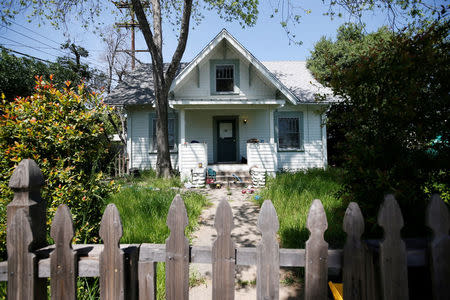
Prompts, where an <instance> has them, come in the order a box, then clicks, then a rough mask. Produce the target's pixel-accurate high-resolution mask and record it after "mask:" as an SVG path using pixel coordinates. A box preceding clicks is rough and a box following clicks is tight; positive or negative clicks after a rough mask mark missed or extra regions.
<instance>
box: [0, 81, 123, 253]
mask: <svg viewBox="0 0 450 300" xmlns="http://www.w3.org/2000/svg"><path fill="white" fill-rule="evenodd" d="M36 79H37V82H36V83H37V84H36V87H35V93H34V95H32V96H30V97H26V98H22V97H18V98H16V99H15V100H14V101H11V102H7V101H6V100H5V99H3V101H2V104H1V106H0V112H1V115H0V208H1V209H0V226H1V230H0V256H1V257H3V258H4V257H5V240H6V237H5V235H6V205H7V204H8V203H9V202H10V201H11V200H12V191H11V190H10V189H9V188H8V182H9V179H10V177H11V175H12V172H13V171H14V168H15V167H16V166H17V164H18V163H19V162H20V161H21V160H22V159H25V158H32V159H34V160H35V161H36V162H37V164H38V165H39V167H40V168H41V170H42V173H43V175H44V178H45V186H44V187H43V190H42V196H43V199H45V200H46V201H47V222H48V225H49V224H50V221H51V220H52V218H53V215H54V213H55V211H56V208H57V207H58V205H59V204H62V203H65V204H67V205H68V206H69V207H70V209H71V212H72V215H73V220H74V226H75V229H76V233H75V240H76V241H77V242H95V241H96V236H98V234H97V229H98V226H99V222H100V217H101V215H100V214H101V210H102V207H103V199H104V198H105V196H106V195H107V194H108V193H109V192H111V191H112V190H114V189H115V185H114V183H113V182H106V181H105V178H104V175H103V173H102V172H101V170H100V166H102V165H104V158H105V157H107V155H108V152H109V149H110V143H109V141H108V139H107V135H106V132H105V129H104V128H105V127H104V123H103V118H104V115H105V113H106V112H107V110H108V108H107V107H106V106H105V105H104V104H103V103H102V101H101V98H100V97H99V96H98V95H96V94H94V93H87V92H85V90H84V87H83V85H80V86H78V87H76V88H75V87H70V82H66V87H65V88H64V89H62V90H58V89H56V88H55V87H54V86H53V84H52V82H51V79H52V76H50V81H49V82H46V81H44V80H43V79H42V77H41V78H38V77H37V78H36Z"/></svg>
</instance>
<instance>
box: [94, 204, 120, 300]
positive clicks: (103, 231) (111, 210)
mask: <svg viewBox="0 0 450 300" xmlns="http://www.w3.org/2000/svg"><path fill="white" fill-rule="evenodd" d="M122 234H123V230H122V222H121V220H120V216H119V211H118V210H117V208H116V206H115V205H114V204H108V206H107V207H106V209H105V212H104V213H103V217H102V221H101V223H100V237H101V238H102V240H103V244H104V246H103V251H102V253H101V254H100V299H102V300H115V299H121V300H123V299H125V274H124V267H125V264H124V254H123V251H122V250H121V249H120V247H119V242H120V238H121V237H122Z"/></svg>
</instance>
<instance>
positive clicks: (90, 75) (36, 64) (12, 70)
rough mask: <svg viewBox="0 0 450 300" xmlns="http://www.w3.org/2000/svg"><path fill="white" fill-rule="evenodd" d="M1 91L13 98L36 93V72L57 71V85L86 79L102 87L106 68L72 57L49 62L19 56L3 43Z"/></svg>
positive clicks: (46, 74) (91, 87)
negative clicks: (94, 66) (90, 65)
mask: <svg viewBox="0 0 450 300" xmlns="http://www.w3.org/2000/svg"><path fill="white" fill-rule="evenodd" d="M0 50H1V52H0V94H2V93H3V94H4V95H5V97H6V99H8V100H12V99H14V98H15V97H16V96H22V97H26V96H30V95H32V94H33V93H34V87H35V81H36V78H35V77H36V76H44V77H47V78H48V77H49V76H50V75H53V85H54V86H56V87H58V88H63V87H65V82H66V81H70V82H72V84H74V85H78V84H80V83H81V82H84V83H85V85H86V88H87V89H88V90H100V89H101V88H102V86H104V85H105V79H106V78H105V76H104V75H103V74H102V72H100V71H98V70H96V69H92V68H89V66H88V65H86V64H83V63H80V64H79V65H77V64H76V62H74V61H73V59H72V58H70V57H58V58H57V60H56V62H47V61H41V60H37V59H35V58H28V57H18V56H16V55H14V54H12V53H11V52H10V51H9V50H8V49H6V48H3V47H0Z"/></svg>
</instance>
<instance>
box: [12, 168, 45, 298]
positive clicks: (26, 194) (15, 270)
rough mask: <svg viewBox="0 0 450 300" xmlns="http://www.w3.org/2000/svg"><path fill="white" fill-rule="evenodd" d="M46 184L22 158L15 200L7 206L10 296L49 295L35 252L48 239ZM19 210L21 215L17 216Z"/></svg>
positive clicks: (15, 181)
mask: <svg viewBox="0 0 450 300" xmlns="http://www.w3.org/2000/svg"><path fill="white" fill-rule="evenodd" d="M43 185H44V177H43V176H42V172H41V170H40V169H39V167H38V166H37V164H36V163H35V162H34V161H33V160H31V159H24V160H22V161H21V162H20V163H19V165H18V166H17V167H16V169H15V170H14V173H13V174H12V176H11V179H10V181H9V187H10V188H11V189H12V190H13V191H14V199H13V200H12V201H11V203H9V204H8V206H7V248H8V299H46V298H47V284H46V283H47V282H46V279H45V278H42V279H39V278H38V274H37V270H38V269H37V262H36V261H35V259H34V254H32V253H31V252H32V251H34V250H36V249H39V248H41V247H44V246H45V245H46V241H47V237H46V215H45V213H46V212H45V210H46V203H45V201H44V200H43V199H42V198H41V186H43ZM19 212H20V215H21V216H20V217H19V216H17V218H16V215H18V214H19ZM25 219H26V221H25ZM14 220H15V221H16V222H15V223H16V224H15V225H14V226H13V223H14ZM19 224H21V225H19ZM14 227H15V229H14V230H13V228H14ZM28 228H29V229H28ZM28 230H29V232H28ZM19 290H23V293H21V292H19ZM26 293H28V294H26Z"/></svg>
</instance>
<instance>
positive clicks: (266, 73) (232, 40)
mask: <svg viewBox="0 0 450 300" xmlns="http://www.w3.org/2000/svg"><path fill="white" fill-rule="evenodd" d="M223 40H226V41H227V42H228V43H229V44H230V45H231V46H232V47H233V48H235V49H236V50H237V51H238V52H239V53H240V54H241V55H242V56H243V57H244V58H245V59H247V61H248V62H249V63H251V64H252V65H253V66H254V67H255V68H256V70H258V71H259V72H260V73H262V75H263V76H265V77H266V78H267V79H268V80H269V81H270V82H271V83H272V84H273V85H274V86H275V87H276V88H277V89H279V90H280V91H281V92H282V93H283V94H284V95H285V96H286V98H287V99H288V100H289V101H290V102H291V103H293V104H296V103H297V99H296V97H295V95H294V94H292V93H291V91H290V90H289V89H288V88H286V87H285V86H284V85H283V84H282V83H281V82H280V81H279V80H278V79H277V78H276V77H275V76H273V74H272V73H271V72H270V71H269V70H267V68H266V67H265V66H264V65H263V64H262V63H261V62H260V61H259V60H258V59H257V58H256V57H254V56H253V54H251V53H250V51H248V50H247V49H246V48H245V47H244V46H242V44H241V43H239V42H238V41H237V40H236V39H235V38H234V37H233V36H232V35H231V34H230V33H229V32H228V31H227V30H226V29H225V28H224V29H222V30H221V31H220V32H219V34H218V35H216V36H215V37H214V38H213V39H212V41H211V42H209V44H208V45H206V46H205V47H204V48H203V50H202V51H200V53H199V54H197V56H196V57H195V58H194V59H193V60H192V61H191V62H190V63H189V64H188V65H187V66H186V68H184V69H183V70H182V71H181V72H180V74H178V76H176V77H175V79H174V81H173V82H172V86H171V88H170V90H173V89H174V87H175V86H176V85H178V84H180V82H182V81H183V80H184V79H185V78H186V77H187V75H188V74H189V73H190V72H192V71H193V70H194V69H195V67H196V66H197V65H198V64H199V63H200V62H201V61H202V60H203V59H205V57H207V56H208V54H209V53H211V51H213V49H214V48H216V46H217V45H219V44H220V43H221V42H222V41H223Z"/></svg>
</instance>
